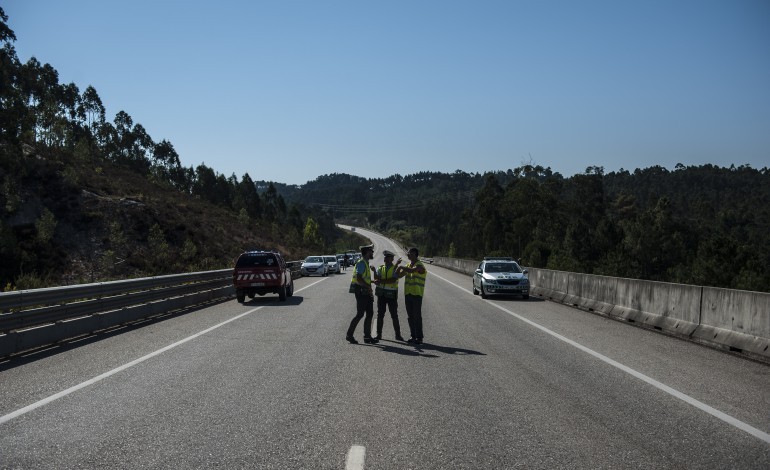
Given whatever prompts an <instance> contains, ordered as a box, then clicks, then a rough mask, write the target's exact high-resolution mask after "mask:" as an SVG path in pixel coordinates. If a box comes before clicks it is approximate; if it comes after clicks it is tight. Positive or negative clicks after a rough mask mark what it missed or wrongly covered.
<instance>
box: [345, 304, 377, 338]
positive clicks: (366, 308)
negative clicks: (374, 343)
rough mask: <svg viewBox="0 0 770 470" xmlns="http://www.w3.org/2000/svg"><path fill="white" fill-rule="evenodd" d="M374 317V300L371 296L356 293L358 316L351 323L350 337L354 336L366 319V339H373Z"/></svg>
mask: <svg viewBox="0 0 770 470" xmlns="http://www.w3.org/2000/svg"><path fill="white" fill-rule="evenodd" d="M364 315H366V318H364ZM372 317H374V298H373V297H372V296H371V295H366V294H359V293H356V316H355V317H353V320H352V321H351V322H350V327H349V328H348V337H351V336H353V333H355V331H356V327H357V326H358V322H360V321H361V319H362V318H364V338H371V336H372Z"/></svg>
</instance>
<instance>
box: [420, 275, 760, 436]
mask: <svg viewBox="0 0 770 470" xmlns="http://www.w3.org/2000/svg"><path fill="white" fill-rule="evenodd" d="M431 276H435V277H437V278H439V279H441V280H442V281H444V282H447V283H449V284H451V285H453V286H455V287H457V288H458V289H460V290H462V291H464V292H467V293H469V294H471V295H473V293H472V292H471V291H469V290H468V289H466V288H463V287H461V286H459V285H457V284H455V283H454V282H452V281H450V280H449V279H445V278H443V277H441V276H439V275H438V274H435V273H431ZM485 302H487V303H488V304H489V305H492V306H493V307H495V308H497V309H499V310H502V311H503V312H505V313H507V314H509V315H512V316H513V317H515V318H517V319H519V320H521V321H523V322H524V323H527V324H529V325H531V326H534V327H535V328H537V329H538V330H540V331H542V332H544V333H548V334H549V335H551V336H553V337H554V338H556V339H559V340H561V341H564V342H565V343H567V344H569V345H570V346H574V347H575V348H577V349H579V350H581V351H583V352H585V353H588V354H590V355H592V356H594V357H595V358H597V359H599V360H601V361H604V362H606V363H607V364H609V365H611V366H613V367H616V368H618V369H620V370H622V371H623V372H625V373H627V374H629V375H632V376H634V377H636V378H637V379H639V380H642V381H644V382H646V383H648V384H650V385H652V386H653V387H655V388H657V389H658V390H661V391H663V392H666V393H668V394H669V395H671V396H673V397H676V398H678V399H680V400H682V401H683V402H685V403H687V404H689V405H692V406H694V407H695V408H698V409H699V410H701V411H705V412H706V413H708V414H710V415H711V416H714V417H715V418H718V419H720V420H722V421H724V422H725V423H727V424H730V425H731V426H735V427H736V428H738V429H740V430H741V431H744V432H747V433H749V434H751V435H752V436H754V437H757V438H759V439H761V440H763V441H765V442H767V443H769V444H770V434H768V433H766V432H764V431H761V430H759V429H757V428H755V427H753V426H751V425H750V424H747V423H744V422H743V421H741V420H739V419H737V418H734V417H732V416H730V415H728V414H726V413H723V412H721V411H719V410H717V409H716V408H712V407H711V406H709V405H707V404H705V403H703V402H701V401H698V400H696V399H695V398H693V397H691V396H689V395H685V394H684V393H682V392H680V391H678V390H675V389H673V388H671V387H669V386H668V385H666V384H664V383H661V382H658V381H657V380H655V379H653V378H652V377H648V376H646V375H644V374H642V373H641V372H639V371H636V370H634V369H632V368H630V367H628V366H625V365H623V364H621V363H619V362H617V361H615V360H613V359H610V358H609V357H607V356H605V355H603V354H600V353H598V352H596V351H594V350H593V349H590V348H587V347H585V346H583V345H582V344H579V343H576V342H575V341H573V340H571V339H569V338H566V337H564V336H562V335H560V334H558V333H556V332H554V331H551V330H549V329H548V328H546V327H544V326H542V325H539V324H537V323H535V322H533V321H532V320H529V319H527V318H524V317H522V316H521V315H519V314H516V313H514V312H512V311H510V310H508V309H507V308H505V307H502V306H501V305H498V304H496V303H495V302H492V301H490V300H485Z"/></svg>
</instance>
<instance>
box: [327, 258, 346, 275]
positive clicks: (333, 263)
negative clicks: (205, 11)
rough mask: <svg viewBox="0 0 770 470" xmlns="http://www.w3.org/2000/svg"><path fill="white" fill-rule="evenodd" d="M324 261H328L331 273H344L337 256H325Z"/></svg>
mask: <svg viewBox="0 0 770 470" xmlns="http://www.w3.org/2000/svg"><path fill="white" fill-rule="evenodd" d="M324 261H326V266H328V267H329V273H335V274H339V273H341V272H342V268H340V262H339V261H338V260H337V257H336V256H334V255H325V256H324Z"/></svg>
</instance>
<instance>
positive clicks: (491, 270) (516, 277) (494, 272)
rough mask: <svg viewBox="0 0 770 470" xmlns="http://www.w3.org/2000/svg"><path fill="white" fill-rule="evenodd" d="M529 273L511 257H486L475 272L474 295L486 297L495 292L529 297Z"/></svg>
mask: <svg viewBox="0 0 770 470" xmlns="http://www.w3.org/2000/svg"><path fill="white" fill-rule="evenodd" d="M528 273H529V272H528V271H527V270H526V269H523V270H522V269H521V266H519V264H518V263H517V262H515V261H513V259H511V258H505V257H499V258H492V257H490V258H484V261H482V262H481V263H480V264H479V267H478V269H476V272H475V273H473V295H479V294H481V298H482V299H486V298H487V296H488V295H493V294H508V295H510V294H515V295H521V297H522V298H523V299H528V298H529V278H528V277H527V274H528Z"/></svg>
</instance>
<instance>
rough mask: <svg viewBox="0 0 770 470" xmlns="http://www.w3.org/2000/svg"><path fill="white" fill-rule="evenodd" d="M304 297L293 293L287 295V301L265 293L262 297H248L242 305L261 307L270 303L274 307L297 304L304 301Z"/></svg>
mask: <svg viewBox="0 0 770 470" xmlns="http://www.w3.org/2000/svg"><path fill="white" fill-rule="evenodd" d="M303 300H304V298H303V297H302V296H301V295H293V296H291V297H287V298H286V300H285V301H283V302H281V300H280V299H279V298H278V296H277V295H269V294H268V295H265V296H262V297H259V296H257V297H254V298H253V299H249V298H248V297H247V298H246V301H245V302H243V303H242V304H241V305H243V306H244V307H255V306H256V307H259V306H260V305H270V306H273V307H289V306H292V307H293V306H295V305H299V304H301V303H302V301H303Z"/></svg>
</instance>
